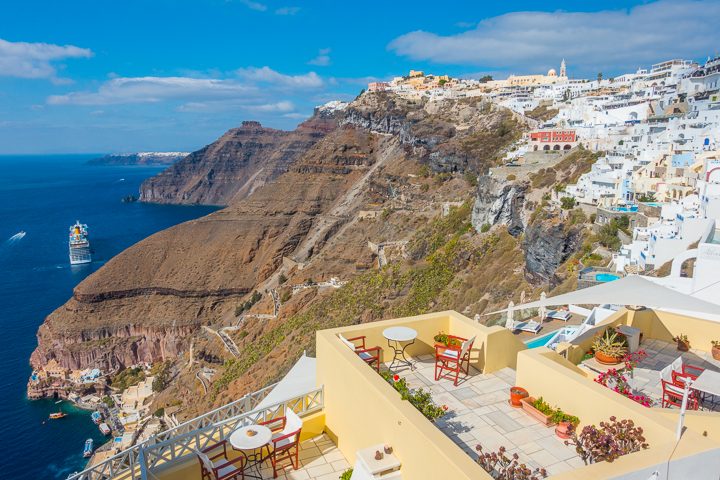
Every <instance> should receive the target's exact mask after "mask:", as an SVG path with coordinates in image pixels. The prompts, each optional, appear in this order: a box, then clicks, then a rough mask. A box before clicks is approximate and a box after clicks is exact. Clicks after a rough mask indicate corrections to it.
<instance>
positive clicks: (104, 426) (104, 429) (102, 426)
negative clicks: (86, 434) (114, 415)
mask: <svg viewBox="0 0 720 480" xmlns="http://www.w3.org/2000/svg"><path fill="white" fill-rule="evenodd" d="M98 428H99V429H100V431H101V432H102V434H103V435H110V433H112V432H111V430H110V427H108V424H107V423H105V422H103V423H101V424H100V425H98Z"/></svg>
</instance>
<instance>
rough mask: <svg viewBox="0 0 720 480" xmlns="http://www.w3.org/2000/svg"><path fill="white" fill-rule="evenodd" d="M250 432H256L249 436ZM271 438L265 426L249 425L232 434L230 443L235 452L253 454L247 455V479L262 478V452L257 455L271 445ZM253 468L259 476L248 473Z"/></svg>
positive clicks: (229, 439) (270, 433)
mask: <svg viewBox="0 0 720 480" xmlns="http://www.w3.org/2000/svg"><path fill="white" fill-rule="evenodd" d="M250 430H253V431H255V432H256V433H255V435H252V436H250V435H248V432H249V431H250ZM271 438H272V432H271V431H270V429H269V428H267V427H266V426H264V425H247V426H245V427H240V428H238V429H237V430H235V431H234V432H233V433H231V434H230V437H229V438H228V441H229V442H230V445H232V447H233V448H234V449H235V450H243V451H250V452H252V453H245V455H246V456H247V459H248V464H247V467H246V469H245V472H244V473H245V478H262V476H261V475H260V465H261V464H262V461H263V458H262V452H260V453H257V450H258V449H261V448H262V447H264V446H265V445H267V444H269V443H270V439H271ZM252 467H254V468H255V469H256V470H257V476H255V475H252V474H250V473H249V472H248V471H247V470H248V468H252Z"/></svg>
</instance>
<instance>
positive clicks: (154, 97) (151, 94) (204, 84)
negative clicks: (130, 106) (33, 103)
mask: <svg viewBox="0 0 720 480" xmlns="http://www.w3.org/2000/svg"><path fill="white" fill-rule="evenodd" d="M256 93H257V89H256V88H255V87H254V86H252V85H245V84H241V83H239V82H237V81H234V80H217V79H210V78H189V77H129V78H128V77H118V78H111V79H110V80H108V81H107V82H105V83H104V84H102V85H101V86H100V88H98V90H97V91H95V92H71V93H68V94H65V95H51V96H50V97H48V99H47V103H49V104H51V105H112V104H123V103H157V102H161V101H166V100H176V99H187V98H196V99H198V98H199V99H203V98H205V99H223V98H225V99H227V98H237V97H248V96H251V95H253V94H256Z"/></svg>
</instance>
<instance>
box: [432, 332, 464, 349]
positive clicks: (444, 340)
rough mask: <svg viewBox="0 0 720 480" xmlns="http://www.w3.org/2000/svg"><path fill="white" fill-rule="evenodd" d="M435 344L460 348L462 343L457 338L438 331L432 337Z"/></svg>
mask: <svg viewBox="0 0 720 480" xmlns="http://www.w3.org/2000/svg"><path fill="white" fill-rule="evenodd" d="M433 340H435V344H436V345H439V346H441V347H445V348H460V345H462V343H461V342H460V340H458V339H457V338H455V337H453V336H452V335H448V334H447V333H443V332H440V333H438V334H437V335H435V336H434V337H433Z"/></svg>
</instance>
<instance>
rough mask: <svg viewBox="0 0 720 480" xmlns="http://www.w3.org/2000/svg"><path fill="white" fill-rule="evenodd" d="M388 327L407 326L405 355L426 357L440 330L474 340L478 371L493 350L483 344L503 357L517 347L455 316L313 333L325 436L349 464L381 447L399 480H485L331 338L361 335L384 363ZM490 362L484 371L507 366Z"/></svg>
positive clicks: (456, 449) (441, 435) (446, 440)
mask: <svg viewBox="0 0 720 480" xmlns="http://www.w3.org/2000/svg"><path fill="white" fill-rule="evenodd" d="M395 325H405V326H409V327H411V328H414V329H415V330H417V331H418V335H419V337H418V340H417V341H416V344H415V345H413V346H411V347H410V348H408V352H409V353H411V354H412V355H417V354H421V353H431V352H432V346H433V345H434V341H433V338H432V337H433V336H434V335H435V334H436V333H438V331H440V330H443V331H444V332H445V333H450V334H452V335H458V336H464V337H465V336H472V335H477V336H478V339H477V340H476V342H475V348H474V349H473V362H474V363H475V365H477V366H480V367H482V366H483V365H484V364H485V357H486V355H485V353H486V352H494V351H495V350H496V347H495V346H492V347H490V348H488V349H485V348H484V344H485V342H487V339H488V338H491V339H493V340H494V339H497V342H498V347H497V348H500V343H501V342H502V343H505V347H504V348H505V349H506V350H512V349H515V350H514V352H517V351H518V349H520V348H524V345H521V342H518V341H517V340H516V339H515V338H514V337H513V336H512V334H511V335H510V336H511V337H512V338H508V337H507V336H506V335H504V334H502V332H499V331H498V330H497V329H495V328H488V327H484V326H482V325H479V324H476V323H474V322H473V321H471V320H469V319H467V318H465V317H463V316H462V315H460V314H458V313H456V312H440V313H436V314H431V315H422V316H419V317H410V318H404V319H398V320H389V321H383V322H375V323H371V324H363V325H357V326H353V327H346V328H338V329H332V330H323V331H319V332H317V382H318V385H323V386H324V389H325V409H324V412H325V425H326V431H327V432H328V433H329V434H330V436H331V437H333V439H334V440H335V441H336V443H337V446H338V448H339V449H340V450H341V451H342V453H343V455H345V457H346V458H347V459H348V460H349V461H350V463H351V464H352V463H354V461H355V453H356V452H357V451H358V450H360V449H363V448H367V447H369V446H372V445H375V444H386V443H387V444H390V445H392V447H393V449H394V451H395V454H396V455H397V457H398V458H399V459H400V461H401V462H402V472H403V478H411V479H413V480H424V479H428V480H431V479H438V478H452V479H457V480H464V479H468V480H469V479H489V478H490V476H488V475H487V474H486V473H485V472H484V471H483V470H482V468H480V467H479V466H478V465H477V464H476V463H475V462H474V461H473V459H472V458H470V457H469V456H468V455H467V454H466V453H465V452H464V451H463V450H462V449H460V448H459V447H458V446H457V445H456V444H455V443H454V442H453V441H452V440H451V439H450V438H448V437H447V436H446V435H445V434H444V433H443V432H441V431H440V430H439V429H438V428H437V427H436V426H435V425H433V424H432V423H431V422H430V421H429V420H427V419H426V418H425V417H424V416H423V415H422V414H421V413H420V412H418V411H417V410H416V409H415V407H413V406H412V405H411V404H410V403H409V402H407V401H404V400H401V398H400V395H399V394H398V393H397V392H396V391H395V390H394V389H393V388H392V386H391V385H389V384H388V383H387V382H385V380H383V379H382V378H381V377H380V376H379V375H378V374H377V373H376V372H375V371H374V370H373V369H371V368H370V367H368V366H367V365H365V364H364V362H362V361H361V360H360V359H359V358H358V357H357V355H355V353H353V352H352V351H351V350H350V349H349V348H347V347H346V346H345V345H344V344H342V343H341V342H340V340H339V339H338V338H337V334H338V333H342V334H343V335H344V336H345V337H354V336H357V335H360V334H363V335H367V337H368V340H367V344H368V346H372V345H381V346H383V343H384V348H385V350H386V351H385V355H386V360H388V359H389V358H391V357H388V356H387V355H392V353H391V352H390V349H388V348H387V341H385V340H384V338H383V337H382V330H384V329H385V328H387V327H389V326H395ZM508 333H509V332H508ZM509 340H512V341H509ZM493 355H495V354H494V353H493ZM497 355H499V356H500V358H505V357H509V356H510V355H509V354H504V355H501V354H500V353H499V351H498V353H497ZM512 356H513V357H514V356H515V353H512ZM489 363H490V364H489V365H488V368H502V367H504V366H507V365H503V366H501V365H500V364H501V363H502V362H501V360H495V359H494V360H493V361H492V362H489ZM513 363H514V362H513Z"/></svg>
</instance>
